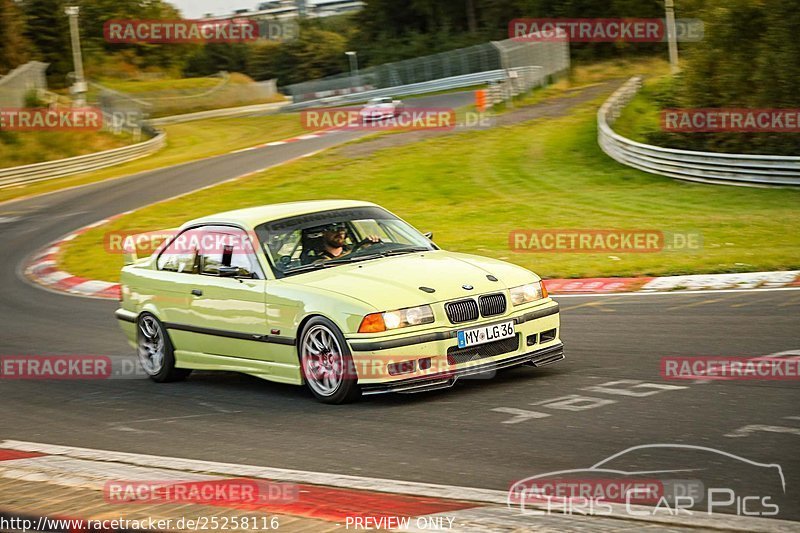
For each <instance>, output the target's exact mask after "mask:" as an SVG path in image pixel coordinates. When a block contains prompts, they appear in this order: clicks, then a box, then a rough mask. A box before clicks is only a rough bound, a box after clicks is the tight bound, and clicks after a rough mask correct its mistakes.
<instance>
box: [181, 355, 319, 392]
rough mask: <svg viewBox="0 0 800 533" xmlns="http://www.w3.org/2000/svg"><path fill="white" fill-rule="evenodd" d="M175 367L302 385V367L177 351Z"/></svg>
mask: <svg viewBox="0 0 800 533" xmlns="http://www.w3.org/2000/svg"><path fill="white" fill-rule="evenodd" d="M175 366H176V367H178V368H192V369H195V370H218V371H227V372H241V373H243V374H250V375H251V376H255V377H257V378H261V379H266V380H269V381H277V382H279V383H289V384H291V385H302V384H303V380H302V377H301V376H300V365H299V364H297V365H290V364H286V363H276V362H274V361H259V360H255V359H242V358H240V357H227V356H222V355H211V354H206V353H198V352H187V351H183V350H175Z"/></svg>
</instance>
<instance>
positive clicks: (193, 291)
mask: <svg viewBox="0 0 800 533" xmlns="http://www.w3.org/2000/svg"><path fill="white" fill-rule="evenodd" d="M192 295H193V296H202V295H203V291H201V290H200V289H192Z"/></svg>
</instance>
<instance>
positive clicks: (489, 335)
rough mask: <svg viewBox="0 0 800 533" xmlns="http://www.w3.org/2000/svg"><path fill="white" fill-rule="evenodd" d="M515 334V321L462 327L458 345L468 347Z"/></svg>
mask: <svg viewBox="0 0 800 533" xmlns="http://www.w3.org/2000/svg"><path fill="white" fill-rule="evenodd" d="M513 336H514V321H513V320H512V321H509V322H503V323H502V324H492V325H491V326H481V327H479V328H472V329H462V330H461V331H459V332H458V347H459V348H466V347H468V346H476V345H478V344H486V343H487V342H494V341H499V340H501V339H507V338H509V337H513Z"/></svg>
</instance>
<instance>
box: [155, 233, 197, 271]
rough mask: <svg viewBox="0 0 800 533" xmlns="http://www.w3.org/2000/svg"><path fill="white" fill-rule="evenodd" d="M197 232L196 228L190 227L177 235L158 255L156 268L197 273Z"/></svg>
mask: <svg viewBox="0 0 800 533" xmlns="http://www.w3.org/2000/svg"><path fill="white" fill-rule="evenodd" d="M197 234H198V231H197V230H196V229H190V230H187V231H184V232H183V233H181V234H180V235H178V236H177V237H176V238H175V240H173V241H172V242H171V243H170V244H169V246H167V247H166V248H165V249H164V251H163V252H161V255H159V256H158V262H157V266H158V269H159V270H165V271H167V272H180V273H184V274H197V272H198V261H197V259H198V258H197V240H196V237H197Z"/></svg>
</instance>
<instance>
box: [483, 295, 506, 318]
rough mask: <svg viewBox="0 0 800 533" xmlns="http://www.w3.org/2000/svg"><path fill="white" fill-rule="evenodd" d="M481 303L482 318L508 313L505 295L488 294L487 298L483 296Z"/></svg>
mask: <svg viewBox="0 0 800 533" xmlns="http://www.w3.org/2000/svg"><path fill="white" fill-rule="evenodd" d="M480 301H481V315H482V316H495V315H502V314H503V313H505V312H506V295H505V294H502V293H499V294H487V295H485V296H481V297H480Z"/></svg>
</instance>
